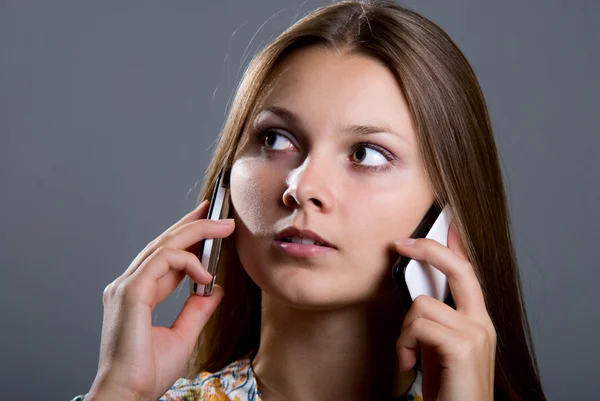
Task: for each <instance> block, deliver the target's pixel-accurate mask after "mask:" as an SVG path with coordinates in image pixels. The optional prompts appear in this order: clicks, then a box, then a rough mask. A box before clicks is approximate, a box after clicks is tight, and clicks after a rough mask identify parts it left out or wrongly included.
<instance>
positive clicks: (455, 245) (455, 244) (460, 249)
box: [448, 223, 469, 260]
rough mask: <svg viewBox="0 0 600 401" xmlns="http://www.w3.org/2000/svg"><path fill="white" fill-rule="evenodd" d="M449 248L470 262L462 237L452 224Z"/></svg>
mask: <svg viewBox="0 0 600 401" xmlns="http://www.w3.org/2000/svg"><path fill="white" fill-rule="evenodd" d="M448 248H450V250H452V251H454V252H455V253H457V254H458V255H459V256H460V257H461V258H463V259H465V260H469V257H468V256H467V250H466V248H465V246H464V244H463V242H462V240H461V239H460V235H459V234H458V230H457V229H456V227H455V226H454V223H451V224H450V228H449V230H448Z"/></svg>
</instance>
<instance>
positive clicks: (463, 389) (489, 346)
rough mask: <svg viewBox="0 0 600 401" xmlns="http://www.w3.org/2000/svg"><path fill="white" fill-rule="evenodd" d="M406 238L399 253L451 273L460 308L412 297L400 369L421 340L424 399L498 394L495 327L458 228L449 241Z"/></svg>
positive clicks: (483, 399)
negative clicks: (495, 387)
mask: <svg viewBox="0 0 600 401" xmlns="http://www.w3.org/2000/svg"><path fill="white" fill-rule="evenodd" d="M401 243H402V241H397V243H396V248H397V250H398V253H400V254H401V255H404V256H407V257H409V258H413V259H416V260H420V261H425V262H427V263H428V264H430V265H432V266H435V268H436V269H438V270H439V271H441V272H442V273H444V274H445V275H446V277H447V278H448V284H449V286H450V292H451V293H452V298H453V299H454V303H455V305H456V310H454V309H453V308H451V307H450V306H448V305H446V304H445V303H443V302H441V301H438V300H437V299H434V298H432V297H429V296H427V295H421V296H419V297H417V298H416V299H415V300H414V301H413V303H412V305H411V307H410V309H409V310H408V313H407V314H406V316H405V318H404V323H403V324H402V332H401V334H400V337H399V338H398V341H397V343H396V350H397V352H398V360H399V364H400V366H399V367H400V370H402V371H406V370H410V369H412V368H413V367H414V365H415V363H416V360H417V355H418V346H419V345H420V346H421V369H422V391H423V397H424V399H425V401H436V400H439V401H470V400H472V401H475V400H476V401H488V400H493V398H494V395H493V394H494V367H495V355H496V329H495V328H494V325H493V323H492V320H491V319H490V316H489V315H488V313H487V309H486V307H485V302H484V298H483V292H482V290H481V286H480V284H479V281H478V280H477V277H476V276H475V272H474V270H473V267H472V266H471V263H469V261H468V258H467V256H466V252H465V251H464V246H463V245H462V243H461V241H460V238H459V236H458V234H457V232H456V231H455V230H454V228H453V227H452V226H451V227H450V231H449V233H448V247H445V246H443V245H442V244H440V243H439V242H437V241H433V240H430V239H417V240H416V241H414V243H413V244H408V245H406V244H405V245H401Z"/></svg>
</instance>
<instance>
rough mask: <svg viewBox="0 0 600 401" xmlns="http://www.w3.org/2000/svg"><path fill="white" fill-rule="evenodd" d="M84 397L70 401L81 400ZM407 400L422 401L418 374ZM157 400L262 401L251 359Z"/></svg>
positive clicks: (186, 382)
mask: <svg viewBox="0 0 600 401" xmlns="http://www.w3.org/2000/svg"><path fill="white" fill-rule="evenodd" d="M84 397H85V395H83V396H78V397H75V398H73V400H72V401H83V400H84ZM407 399H408V400H409V401H423V396H422V391H421V372H420V371H417V378H416V380H415V382H414V383H413V384H412V386H411V387H410V389H409V391H408V394H407ZM159 401H262V399H261V397H260V392H259V391H258V388H257V387H256V377H255V376H254V372H253V371H252V364H251V361H250V358H244V359H240V360H237V361H235V362H232V363H230V364H229V365H227V366H225V368H223V370H221V371H219V372H216V373H209V372H202V373H200V374H199V375H198V376H196V377H194V378H192V379H187V378H180V379H178V380H177V381H176V382H175V383H174V384H173V386H171V388H170V389H169V391H167V392H166V393H165V394H164V395H163V396H162V397H161V398H160V400H159Z"/></svg>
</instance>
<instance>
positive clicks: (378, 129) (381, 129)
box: [255, 106, 406, 141]
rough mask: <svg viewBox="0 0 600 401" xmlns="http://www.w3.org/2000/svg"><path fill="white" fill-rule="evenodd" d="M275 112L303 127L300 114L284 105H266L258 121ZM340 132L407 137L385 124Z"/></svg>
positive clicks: (258, 115)
mask: <svg viewBox="0 0 600 401" xmlns="http://www.w3.org/2000/svg"><path fill="white" fill-rule="evenodd" d="M268 113H271V114H275V115H276V116H278V117H279V118H281V119H282V120H284V121H285V122H287V123H288V124H290V125H292V126H294V127H298V128H300V127H302V122H301V119H300V117H299V116H298V114H296V113H294V112H293V111H291V110H289V109H286V108H284V107H280V106H268V107H265V108H264V109H263V110H261V111H260V112H259V113H258V114H257V118H256V120H255V121H256V122H258V121H259V120H261V119H262V118H261V116H263V114H268ZM263 118H264V117H263ZM338 132H340V133H347V134H349V135H353V136H364V135H370V134H378V133H389V134H392V135H394V136H397V137H399V138H400V139H402V140H404V141H406V138H404V136H402V135H400V134H399V133H397V132H396V131H394V130H393V129H392V128H391V127H388V126H384V125H355V124H352V125H346V126H344V127H338Z"/></svg>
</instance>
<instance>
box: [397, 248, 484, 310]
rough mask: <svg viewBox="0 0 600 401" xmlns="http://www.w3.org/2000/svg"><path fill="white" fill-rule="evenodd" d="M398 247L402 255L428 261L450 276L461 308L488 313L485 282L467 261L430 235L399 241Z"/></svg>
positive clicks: (452, 288)
mask: <svg viewBox="0 0 600 401" xmlns="http://www.w3.org/2000/svg"><path fill="white" fill-rule="evenodd" d="M396 248H397V250H398V252H399V253H400V254H402V255H404V256H408V257H409V258H412V259H416V260H421V261H425V262H426V263H428V264H430V265H431V266H433V267H434V268H436V269H438V270H439V271H441V272H442V273H444V274H445V275H446V277H447V279H448V285H449V287H450V292H451V293H452V298H453V299H454V303H455V304H456V310H457V311H460V312H464V313H466V314H467V315H471V316H482V317H483V316H487V310H486V308H485V302H484V299H483V292H482V291H481V285H480V284H479V280H477V277H476V276H475V272H474V270H473V267H472V266H471V264H470V263H469V262H468V261H467V260H465V259H463V258H462V257H460V256H459V255H457V254H456V253H455V252H453V251H452V250H450V249H449V248H448V247H445V246H444V245H442V244H440V243H439V242H437V241H434V240H432V239H427V238H420V239H417V240H415V241H414V242H413V243H412V244H406V243H405V242H402V241H397V242H396Z"/></svg>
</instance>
